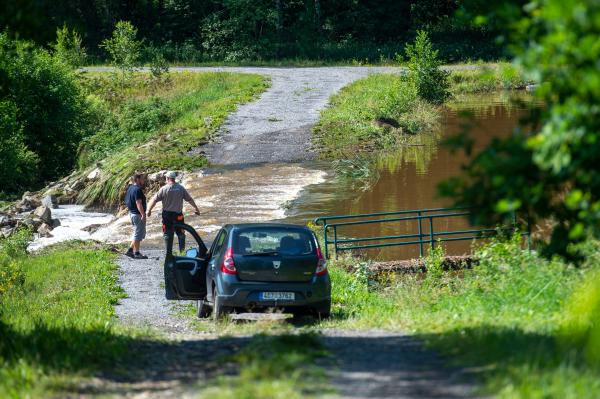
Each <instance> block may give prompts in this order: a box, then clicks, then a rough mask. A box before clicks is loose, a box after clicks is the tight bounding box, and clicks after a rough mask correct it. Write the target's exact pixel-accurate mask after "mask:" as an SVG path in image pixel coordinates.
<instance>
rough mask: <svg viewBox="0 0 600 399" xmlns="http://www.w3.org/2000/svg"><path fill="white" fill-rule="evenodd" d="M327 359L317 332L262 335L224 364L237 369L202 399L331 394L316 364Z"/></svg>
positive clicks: (278, 398) (205, 391) (281, 398)
mask: <svg viewBox="0 0 600 399" xmlns="http://www.w3.org/2000/svg"><path fill="white" fill-rule="evenodd" d="M326 356H327V352H326V351H325V350H324V348H323V347H322V344H321V342H320V340H319V338H318V336H317V335H316V334H314V333H300V334H279V335H271V334H258V335H254V336H253V337H252V338H251V340H250V342H249V344H248V345H246V346H245V347H244V348H242V349H241V350H240V351H239V352H238V353H236V354H235V355H233V356H231V357H228V358H226V359H224V363H225V364H227V365H229V366H231V367H233V368H234V369H236V370H237V373H236V375H235V376H222V377H219V378H218V379H217V380H216V381H213V383H212V384H211V386H210V387H205V388H204V389H203V390H202V392H201V395H200V396H201V397H211V398H218V399H229V398H232V399H233V398H248V399H254V398H256V399H258V398H272V399H295V398H310V397H317V396H319V397H320V396H322V395H323V394H325V393H327V392H328V391H329V388H328V387H327V379H326V376H325V373H324V371H323V369H322V368H320V367H318V366H316V365H315V361H317V360H318V359H320V358H324V357H326Z"/></svg>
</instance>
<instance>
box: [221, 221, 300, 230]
mask: <svg viewBox="0 0 600 399" xmlns="http://www.w3.org/2000/svg"><path fill="white" fill-rule="evenodd" d="M223 227H225V228H230V229H247V228H253V227H275V228H283V229H304V230H308V227H306V226H304V225H301V224H291V223H273V222H271V223H236V224H228V225H225V226H223Z"/></svg>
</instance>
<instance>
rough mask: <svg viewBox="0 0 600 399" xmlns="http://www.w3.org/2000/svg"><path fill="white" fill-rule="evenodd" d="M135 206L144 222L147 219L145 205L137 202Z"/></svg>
mask: <svg viewBox="0 0 600 399" xmlns="http://www.w3.org/2000/svg"><path fill="white" fill-rule="evenodd" d="M135 206H136V207H137V210H138V211H139V212H140V216H141V217H142V221H143V220H145V219H146V210H145V209H144V204H143V203H142V200H141V199H139V200H135Z"/></svg>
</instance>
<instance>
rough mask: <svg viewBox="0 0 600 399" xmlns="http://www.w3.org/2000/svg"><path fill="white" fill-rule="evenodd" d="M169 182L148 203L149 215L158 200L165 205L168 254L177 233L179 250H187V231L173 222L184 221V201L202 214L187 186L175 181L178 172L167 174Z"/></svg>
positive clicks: (164, 232) (164, 216)
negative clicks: (178, 227) (176, 226)
mask: <svg viewBox="0 0 600 399" xmlns="http://www.w3.org/2000/svg"><path fill="white" fill-rule="evenodd" d="M165 177H166V179H167V184H165V185H164V186H163V187H161V189H160V190H158V192H157V193H156V195H155V196H154V197H153V198H152V200H151V201H150V204H148V217H150V216H151V215H152V209H153V208H154V206H155V205H156V203H157V202H159V201H161V202H162V205H163V210H162V224H163V226H162V227H163V237H164V240H165V245H166V248H167V256H170V255H172V253H173V238H174V237H173V236H174V233H177V238H178V241H179V251H180V252H181V251H184V250H185V232H184V231H183V230H182V229H176V228H175V227H174V226H173V224H175V223H183V222H184V219H183V201H184V200H185V201H187V202H188V203H189V204H190V205H192V206H193V207H194V209H195V210H196V212H195V213H196V215H199V214H200V210H199V209H198V206H197V205H196V203H195V202H194V199H193V198H192V196H191V195H190V194H189V193H188V192H187V190H186V189H185V187H183V186H182V185H181V184H179V183H177V182H176V181H175V178H176V177H177V173H175V172H167V173H166V174H165Z"/></svg>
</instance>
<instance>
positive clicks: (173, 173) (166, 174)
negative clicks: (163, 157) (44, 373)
mask: <svg viewBox="0 0 600 399" xmlns="http://www.w3.org/2000/svg"><path fill="white" fill-rule="evenodd" d="M165 177H168V178H169V179H174V178H176V177H177V172H175V171H173V170H170V171H168V172H167V173H165Z"/></svg>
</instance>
